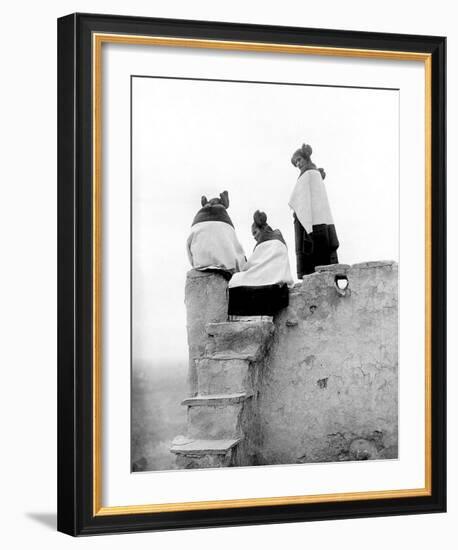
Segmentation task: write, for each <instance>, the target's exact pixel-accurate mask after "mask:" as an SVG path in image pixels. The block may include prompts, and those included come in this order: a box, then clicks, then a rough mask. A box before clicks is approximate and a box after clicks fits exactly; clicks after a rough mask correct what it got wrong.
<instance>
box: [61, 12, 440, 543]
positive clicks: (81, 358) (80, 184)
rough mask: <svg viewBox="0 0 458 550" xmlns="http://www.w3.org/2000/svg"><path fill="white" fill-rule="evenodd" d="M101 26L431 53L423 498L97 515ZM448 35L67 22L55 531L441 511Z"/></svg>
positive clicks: (81, 18) (118, 19) (92, 18)
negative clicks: (97, 80) (97, 44)
mask: <svg viewBox="0 0 458 550" xmlns="http://www.w3.org/2000/svg"><path fill="white" fill-rule="evenodd" d="M93 33H113V34H122V35H141V36H164V37H179V38H190V39H207V40H228V41H242V42H255V43H256V42H259V43H275V44H285V45H308V46H320V47H321V46H322V47H334V48H351V49H364V50H372V51H381V50H383V51H388V52H400V51H402V52H420V53H424V54H428V55H430V58H431V163H430V170H431V243H430V247H431V283H432V284H431V365H432V369H431V394H430V395H431V491H430V494H428V495H424V496H412V497H402V498H384V499H372V500H366V499H362V500H349V501H335V502H315V503H308V504H286V505H275V506H250V507H240V508H237V507H231V508H222V509H208V510H186V511H173V512H161V513H142V512H139V513H126V514H124V513H118V514H113V515H110V514H102V515H99V514H95V513H94V491H95V486H94V485H95V484H96V482H94V462H93V456H94V454H93V450H94V449H93V445H94V439H93V435H94V431H93V430H94V424H93V419H94V409H93V399H94V393H93V392H94V386H93V366H94V365H93V358H94V355H93V347H94V345H95V344H96V343H94V341H93V323H94V318H93V306H94V303H93V293H92V288H93V287H92V284H93V269H94V265H93V251H94V231H93V229H94V228H93V219H92V211H93V208H94V204H93V200H94V195H93V187H92V186H93V139H94V135H93V119H92V115H93V88H92V86H93V82H92V59H93V58H92V48H93V41H92V36H93ZM445 79H446V39H445V38H444V37H436V36H414V35H399V34H386V33H370V32H353V31H340V30H339V31H337V30H325V29H306V28H292V27H274V26H264V25H245V24H236V23H218V22H207V21H185V20H172V19H151V18H142V17H124V16H111V15H96V14H72V15H68V16H65V17H62V18H61V19H59V20H58V136H59V138H58V530H59V531H61V532H63V533H67V534H70V535H74V536H77V535H91V534H102V533H119V532H135V531H147V530H164V529H182V528H199V527H214V526H235V525H251V524H267V523H283V522H298V521H311V520H324V519H341V518H358V517H372V516H390V515H403V514H416V513H430V512H444V511H445V509H446V430H445V428H446V424H445V422H446V420H445V413H446V393H445V387H446V372H445V367H446V206H445V200H446V187H445V186H446V176H445V161H446V118H445V117H446V97H445V94H446V87H445V82H446V80H445Z"/></svg>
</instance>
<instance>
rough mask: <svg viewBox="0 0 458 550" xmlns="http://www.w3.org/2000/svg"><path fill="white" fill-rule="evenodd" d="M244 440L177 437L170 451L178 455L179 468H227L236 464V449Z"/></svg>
mask: <svg viewBox="0 0 458 550" xmlns="http://www.w3.org/2000/svg"><path fill="white" fill-rule="evenodd" d="M240 441H242V439H241V438H232V439H191V438H181V437H178V438H175V440H174V441H173V442H172V446H171V448H170V451H171V452H172V453H174V454H175V455H176V463H177V466H178V467H179V468H185V469H200V468H225V467H228V466H233V465H234V451H235V449H236V447H237V445H238V444H239V442H240Z"/></svg>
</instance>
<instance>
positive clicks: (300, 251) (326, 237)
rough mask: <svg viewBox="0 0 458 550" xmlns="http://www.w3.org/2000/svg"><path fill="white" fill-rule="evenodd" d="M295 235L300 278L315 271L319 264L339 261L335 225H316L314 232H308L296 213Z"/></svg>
mask: <svg viewBox="0 0 458 550" xmlns="http://www.w3.org/2000/svg"><path fill="white" fill-rule="evenodd" d="M294 235H295V241H296V266H297V276H298V278H299V279H302V277H303V276H304V275H308V274H310V273H313V272H314V271H315V267H316V266H317V265H330V264H337V263H339V259H338V257H337V249H338V248H339V241H338V239H337V233H336V228H335V227H334V225H326V224H320V225H314V226H313V227H312V232H311V233H307V231H306V230H305V229H304V228H303V227H302V225H301V223H300V221H299V220H298V219H297V217H296V215H294Z"/></svg>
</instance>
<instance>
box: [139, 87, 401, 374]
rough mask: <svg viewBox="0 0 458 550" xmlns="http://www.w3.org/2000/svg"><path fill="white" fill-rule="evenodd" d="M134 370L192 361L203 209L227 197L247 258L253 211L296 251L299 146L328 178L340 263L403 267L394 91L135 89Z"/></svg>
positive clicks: (238, 88) (395, 99)
mask: <svg viewBox="0 0 458 550" xmlns="http://www.w3.org/2000/svg"><path fill="white" fill-rule="evenodd" d="M132 106H133V108H132V135H133V149H132V155H133V157H132V159H133V178H132V201H133V204H132V213H133V217H132V227H133V242H132V244H133V250H132V261H133V274H132V275H133V278H132V289H133V319H132V321H133V358H134V361H135V360H139V359H141V360H147V361H149V362H151V364H152V365H153V367H157V368H160V367H161V365H162V364H163V363H164V361H175V360H176V361H180V362H181V361H186V358H187V342H186V312H185V307H184V285H185V278H186V272H187V271H188V270H189V269H190V266H189V263H188V259H187V254H186V248H185V243H186V239H187V237H188V234H189V229H190V225H191V222H192V219H193V217H194V215H195V214H196V212H197V210H198V209H199V208H200V197H201V195H206V196H207V197H208V198H211V197H215V196H218V195H219V193H220V192H221V191H224V190H228V191H229V199H230V206H229V210H228V212H229V215H230V216H231V219H232V221H233V223H234V226H235V230H236V232H237V235H238V237H239V239H240V241H241V243H242V245H243V246H244V248H245V253H246V254H247V256H248V255H249V254H250V253H251V250H252V249H253V246H254V241H253V239H252V237H251V230H250V227H251V223H252V216H253V212H254V211H255V210H256V209H260V210H263V211H265V212H266V213H267V218H268V223H269V224H270V225H271V226H272V227H273V228H274V229H275V228H279V229H280V230H281V231H282V233H283V236H284V237H285V240H286V243H287V245H288V248H289V254H290V262H291V268H292V273H293V274H295V254H294V232H293V224H292V213H291V210H290V209H289V207H288V199H289V196H290V194H291V191H292V189H293V187H294V184H295V182H296V179H297V176H298V171H297V169H296V168H294V167H293V166H292V164H291V162H290V158H291V155H292V153H293V152H294V151H295V150H296V149H297V148H298V147H300V145H301V144H302V143H304V142H305V143H309V144H310V145H311V146H312V147H313V151H314V153H313V155H312V160H313V161H314V162H315V164H317V166H318V167H323V168H324V169H325V171H326V180H325V185H326V188H327V192H328V197H329V201H330V205H331V210H332V213H333V217H334V222H335V226H336V230H337V235H338V238H339V241H340V248H339V250H338V254H339V261H340V263H349V264H352V263H357V262H362V261H369V260H382V259H393V260H396V261H397V260H398V253H399V252H398V241H399V238H398V237H399V235H398V219H399V211H398V207H399V204H398V202H399V201H398V192H399V176H398V171H399V116H398V115H399V110H398V109H399V97H398V92H397V91H391V90H368V89H354V88H326V87H321V86H320V87H314V86H291V85H275V84H252V83H237V82H208V81H195V80H192V81H189V80H170V79H156V78H134V79H133V84H132Z"/></svg>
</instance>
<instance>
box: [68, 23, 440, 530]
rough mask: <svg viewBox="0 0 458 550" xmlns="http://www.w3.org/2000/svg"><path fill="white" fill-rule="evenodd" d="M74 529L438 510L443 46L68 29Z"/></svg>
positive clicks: (126, 27)
mask: <svg viewBox="0 0 458 550" xmlns="http://www.w3.org/2000/svg"><path fill="white" fill-rule="evenodd" d="M58 82H59V93H58V99H59V104H58V132H59V139H58V211H59V212H58V216H59V217H58V223H59V243H58V245H59V246H58V255H59V256H58V260H59V277H58V283H59V288H58V292H59V295H58V297H59V311H58V315H59V319H58V320H59V327H58V356H59V369H58V408H59V410H58V413H59V420H58V437H59V442H58V449H59V457H58V459H59V460H58V529H59V530H60V531H62V532H65V533H68V534H71V535H89V534H100V533H114V532H133V531H144V530H158V529H181V528H197V527H210V526H223V525H247V524H256V523H258V524H259V523H272V522H292V521H309V520H315V519H333V518H336V519H337V518H357V517H365V516H366V517H367V516H381V515H394V514H410V513H426V512H441V511H445V466H446V465H445V303H446V302H445V213H446V212H445V38H442V37H432V36H410V35H394V34H379V33H362V32H352V31H335V30H322V29H303V28H289V27H270V26H269V27H268V26H261V25H241V24H229V23H216V22H202V21H180V20H167V19H147V18H137V17H120V16H106V15H91V14H73V15H69V16H66V17H63V18H61V19H59V21H58Z"/></svg>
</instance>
